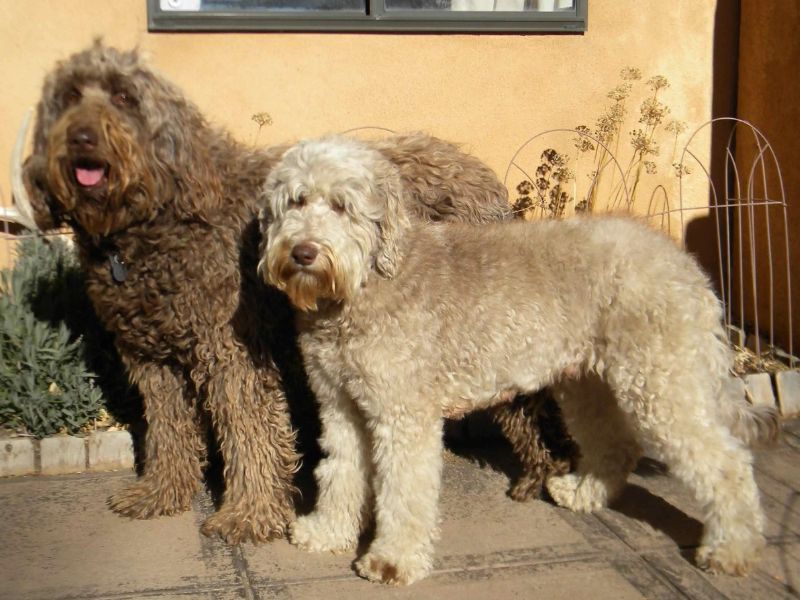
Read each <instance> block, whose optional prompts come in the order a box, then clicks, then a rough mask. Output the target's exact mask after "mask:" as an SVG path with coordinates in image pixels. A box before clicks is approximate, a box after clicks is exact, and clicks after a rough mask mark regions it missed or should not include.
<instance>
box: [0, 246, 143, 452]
mask: <svg viewBox="0 0 800 600" xmlns="http://www.w3.org/2000/svg"><path fill="white" fill-rule="evenodd" d="M17 254H18V257H17V261H16V263H15V265H14V267H13V269H11V270H8V271H4V272H3V273H2V280H1V282H0V284H1V285H2V295H0V424H2V425H5V426H6V427H11V428H14V429H19V428H24V429H25V430H26V431H28V432H29V433H31V434H33V435H35V436H37V437H41V436H44V435H49V434H52V433H55V432H57V431H67V432H70V433H75V432H77V431H79V430H80V429H81V428H82V427H83V426H84V425H86V424H87V423H88V422H90V421H91V420H92V419H95V418H97V416H98V415H99V413H100V411H101V409H102V408H104V407H105V408H107V409H108V410H109V412H110V413H112V414H113V415H114V416H115V417H117V420H119V421H122V422H128V423H129V422H132V421H133V420H134V419H135V418H137V416H138V415H140V414H141V404H140V401H139V400H138V396H137V394H136V393H135V392H134V391H133V390H132V389H131V388H130V386H129V385H128V383H127V378H126V377H125V375H124V370H123V369H122V367H121V365H120V361H119V358H118V357H117V355H116V353H115V352H114V350H113V345H112V343H111V338H110V336H109V335H108V334H107V333H106V332H105V331H103V329H102V328H101V327H100V325H99V324H98V323H97V320H96V318H95V316H94V313H93V311H92V308H91V305H90V304H89V302H88V299H87V298H86V294H85V292H84V279H83V274H82V272H81V270H80V267H79V265H78V261H77V259H76V257H75V255H74V253H73V250H72V249H71V248H70V247H69V246H68V244H66V243H65V242H64V241H63V240H60V239H53V240H45V239H43V238H40V237H32V238H27V239H24V240H22V241H21V242H20V245H19V248H18V253H17Z"/></svg>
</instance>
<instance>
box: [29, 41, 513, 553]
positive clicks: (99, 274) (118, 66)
mask: <svg viewBox="0 0 800 600" xmlns="http://www.w3.org/2000/svg"><path fill="white" fill-rule="evenodd" d="M375 144H376V147H377V148H378V149H379V150H380V151H381V152H383V153H384V154H385V155H386V156H387V158H389V159H390V160H392V161H393V162H395V163H396V164H397V165H398V167H399V168H400V169H401V170H402V172H403V177H404V182H405V184H406V185H408V186H409V187H410V188H411V189H412V190H413V194H412V196H413V198H414V199H415V201H416V203H417V204H416V206H414V207H412V209H413V210H414V211H415V212H416V213H417V214H418V215H419V216H420V217H422V218H424V219H430V220H471V221H476V222H481V221H489V220H498V219H503V218H506V216H507V214H508V208H507V203H506V190H505V188H504V187H503V186H502V185H501V184H500V183H499V182H498V181H497V179H496V177H495V176H494V174H493V173H492V172H491V170H489V169H488V168H487V167H486V166H485V165H483V164H482V163H481V162H480V161H478V160H477V159H475V158H472V157H469V156H467V155H465V154H464V153H462V152H460V151H459V150H458V149H457V148H455V147H454V146H452V145H451V144H448V143H446V142H442V141H440V140H436V139H435V138H431V137H429V136H425V135H422V134H414V135H409V136H396V137H394V138H390V139H388V140H384V141H381V142H375ZM282 150H283V149H282V148H273V149H266V150H264V149H253V148H248V147H245V146H243V145H241V144H239V143H237V142H236V141H234V140H233V139H232V138H231V137H230V136H229V135H228V134H227V133H226V132H225V131H223V130H221V129H219V128H216V127H213V126H210V125H209V124H208V123H207V122H206V120H205V119H204V117H203V116H202V114H201V113H200V112H199V110H198V109H197V107H196V106H195V105H194V104H192V103H191V102H189V101H188V100H186V99H185V97H184V96H183V95H182V93H181V92H180V91H179V90H178V89H176V88H175V87H174V86H173V85H172V84H170V83H169V82H167V81H165V80H164V79H163V78H162V77H160V76H159V75H157V74H155V73H154V72H153V71H152V70H150V69H149V68H148V67H147V66H145V65H144V64H143V63H142V61H141V60H140V58H139V56H138V53H137V52H136V51H132V52H120V51H118V50H115V49H113V48H108V47H105V46H104V45H103V44H102V43H101V42H100V41H97V42H95V43H94V45H93V46H91V47H90V48H88V49H86V50H84V51H82V52H80V53H77V54H75V55H73V56H71V57H70V58H68V59H67V60H65V61H63V62H60V63H58V64H57V65H56V66H55V68H54V69H53V71H52V72H51V73H50V74H49V75H48V76H47V77H46V80H45V83H44V88H43V92H42V96H41V100H40V102H39V105H38V110H37V123H36V129H35V135H34V148H33V153H32V155H31V156H30V157H29V158H28V159H27V160H26V162H25V172H24V174H25V183H26V189H27V192H28V195H29V196H30V202H31V204H32V205H33V207H34V210H35V214H36V221H37V224H38V225H39V227H41V228H42V229H52V228H54V227H58V226H59V225H61V224H63V223H66V224H68V225H69V226H70V227H71V228H72V230H73V232H74V234H75V241H76V245H77V247H78V250H79V254H80V259H81V262H82V265H83V267H84V269H85V271H86V275H87V293H88V295H89V298H90V299H91V301H92V304H93V306H94V308H95V311H96V313H97V315H98V316H99V318H100V319H101V321H102V322H103V324H104V326H105V327H106V328H107V329H108V330H109V331H111V332H112V333H113V334H114V336H115V343H116V346H117V349H118V351H119V353H120V355H121V356H122V359H123V361H124V364H125V366H126V367H127V370H128V374H129V377H130V379H131V380H132V382H134V383H135V384H136V385H137V386H138V388H139V390H140V391H141V394H142V396H143V398H144V404H145V417H146V420H147V423H148V428H147V433H146V436H145V441H144V447H143V449H144V458H145V461H144V469H143V473H142V476H141V478H140V479H139V480H138V481H137V482H136V483H135V484H133V485H131V486H130V487H128V488H127V489H124V490H122V491H121V492H119V493H118V494H116V495H114V496H113V497H112V498H111V499H110V501H109V502H110V505H111V507H112V508H113V509H114V510H115V511H116V512H118V513H120V514H123V515H127V516H130V517H135V518H149V517H153V516H157V515H170V514H175V513H179V512H181V511H184V510H186V509H187V508H189V506H190V502H191V500H192V498H193V496H194V495H195V493H196V492H197V491H198V489H199V487H200V485H201V481H202V475H203V473H202V471H203V467H204V465H205V462H206V457H207V452H208V450H207V440H206V430H207V427H206V424H207V423H209V422H210V424H211V425H212V431H213V434H214V437H215V441H216V444H217V445H218V447H219V449H220V451H221V455H222V458H223V461H224V465H225V466H224V481H225V493H224V497H223V498H222V503H221V505H220V507H219V510H218V512H216V513H215V514H214V515H212V516H211V517H210V518H209V519H208V520H207V521H206V522H205V523H204V525H203V531H204V533H206V534H209V535H210V534H218V535H220V536H222V537H223V538H224V539H225V540H227V541H228V542H229V543H237V542H239V541H242V540H253V541H261V540H266V539H269V538H271V537H275V536H279V535H282V534H283V532H284V528H285V525H286V523H287V521H288V520H289V519H290V518H291V516H292V512H293V492H294V487H293V484H292V479H293V474H294V472H295V471H296V469H297V464H298V454H297V452H296V448H295V441H296V440H295V433H294V431H293V428H292V424H291V420H290V413H289V406H288V405H287V399H286V394H285V391H284V389H287V388H289V387H291V385H290V383H289V382H287V381H286V378H287V373H289V374H290V375H288V377H296V378H302V369H301V367H300V361H299V358H297V356H296V339H295V334H294V331H293V329H292V319H291V315H290V312H289V307H288V305H287V303H286V302H285V299H284V298H283V297H282V296H281V295H279V294H277V293H276V292H274V291H272V290H270V289H269V288H267V287H266V286H264V285H263V284H262V283H261V282H260V281H259V280H258V278H257V277H256V269H255V265H256V262H257V247H258V242H259V240H258V229H257V226H256V222H255V216H256V212H257V209H256V207H255V199H256V197H257V196H258V193H257V192H258V190H259V188H260V187H261V186H262V184H263V181H264V179H265V177H266V174H267V172H268V171H269V169H270V167H271V166H272V164H273V163H274V162H275V161H276V160H277V159H278V158H279V157H280V155H281V153H282ZM279 365H280V366H281V367H282V368H279ZM282 376H283V377H282ZM295 387H296V388H297V389H300V390H304V389H305V387H304V383H302V382H301V383H295Z"/></svg>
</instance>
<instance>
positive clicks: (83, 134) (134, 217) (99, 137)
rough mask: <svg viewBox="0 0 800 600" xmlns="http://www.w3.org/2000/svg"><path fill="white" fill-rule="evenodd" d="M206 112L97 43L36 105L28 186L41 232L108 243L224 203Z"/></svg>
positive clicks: (135, 58) (129, 58)
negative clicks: (77, 234)
mask: <svg viewBox="0 0 800 600" xmlns="http://www.w3.org/2000/svg"><path fill="white" fill-rule="evenodd" d="M206 131H208V127H207V125H206V123H205V120H204V119H203V117H202V115H201V114H200V112H199V111H198V110H197V108H196V107H195V106H194V105H192V104H191V103H189V102H187V101H186V100H185V99H184V98H183V96H182V94H181V93H180V92H178V91H177V90H176V89H175V88H174V87H173V86H172V85H171V84H169V83H168V82H166V81H165V80H164V79H162V78H161V77H159V76H158V75H156V74H155V73H153V72H152V71H151V70H150V69H148V68H147V67H146V66H145V65H144V64H142V62H141V60H140V58H139V55H138V52H137V51H135V50H134V51H131V52H120V51H118V50H115V49H113V48H108V47H106V46H104V45H103V44H102V43H101V42H100V41H96V42H95V43H94V44H93V45H92V46H91V47H90V48H88V49H86V50H84V51H83V52H80V53H78V54H75V55H73V56H71V57H70V58H68V59H67V60H65V61H63V62H60V63H58V64H57V65H56V67H55V68H54V70H53V71H52V72H51V73H50V74H49V75H48V76H47V78H46V80H45V83H44V89H43V91H42V97H41V100H40V102H39V104H38V107H37V123H36V130H35V134H34V149H33V154H32V155H31V156H30V157H29V158H28V159H27V160H26V162H25V165H24V180H25V187H26V190H27V192H28V194H29V196H30V201H31V204H32V206H33V208H34V212H35V217H36V221H37V224H38V225H39V226H40V227H41V228H43V229H48V228H52V227H55V226H57V225H59V224H60V222H61V221H62V220H66V221H68V222H70V223H71V224H73V225H75V226H76V227H77V228H80V229H81V230H82V231H83V232H85V233H87V234H89V235H91V236H104V235H109V234H111V233H114V232H116V231H119V230H122V229H125V228H126V227H129V226H130V225H132V224H134V223H139V222H144V221H148V220H150V219H153V218H155V217H156V216H157V215H158V214H159V213H161V212H163V211H166V210H173V211H174V212H175V214H176V215H177V216H178V217H186V216H190V215H191V216H196V217H200V218H203V213H204V211H206V210H208V209H210V208H211V206H210V203H211V202H213V200H214V199H218V198H219V197H220V195H221V194H220V193H219V181H218V179H217V177H216V175H215V172H214V170H213V169H212V168H211V161H210V160H209V159H208V151H209V148H208V144H207V143H206V140H204V139H203V133H204V132H206Z"/></svg>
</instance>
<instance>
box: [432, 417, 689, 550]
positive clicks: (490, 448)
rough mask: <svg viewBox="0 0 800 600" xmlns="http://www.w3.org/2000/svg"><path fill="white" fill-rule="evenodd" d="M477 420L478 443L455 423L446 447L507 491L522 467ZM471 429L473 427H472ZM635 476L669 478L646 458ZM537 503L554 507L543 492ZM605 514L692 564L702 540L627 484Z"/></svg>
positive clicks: (487, 422) (670, 510) (681, 517)
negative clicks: (656, 538)
mask: <svg viewBox="0 0 800 600" xmlns="http://www.w3.org/2000/svg"><path fill="white" fill-rule="evenodd" d="M478 419H479V423H480V425H479V426H480V428H481V436H480V438H479V439H477V440H476V439H474V438H470V435H469V433H467V434H464V432H463V429H464V428H465V427H469V425H467V424H466V423H464V424H462V423H458V422H456V423H452V424H449V425H450V426H449V427H448V428H447V429H446V432H447V434H446V435H445V446H446V447H447V448H448V450H450V451H451V452H453V453H454V454H455V455H457V456H459V457H461V458H464V459H466V460H470V461H472V462H474V463H476V464H477V465H478V466H480V467H482V468H489V469H492V470H494V471H496V472H499V473H502V474H503V475H504V476H506V477H507V478H508V481H509V487H510V485H511V484H513V482H514V481H516V480H517V478H518V477H520V476H521V475H522V474H523V467H522V465H521V464H520V463H519V461H518V460H517V459H516V458H515V457H514V453H513V452H512V450H511V446H510V445H509V444H508V442H506V440H505V438H504V437H503V436H502V433H501V432H500V430H499V428H497V427H496V425H495V424H494V423H492V422H491V419H490V418H488V417H486V418H481V417H480V416H479V417H478ZM472 426H473V427H474V424H472ZM634 473H635V474H636V475H638V476H639V477H640V478H641V479H642V480H644V482H643V483H645V485H647V481H648V480H651V479H652V480H653V481H656V480H658V479H659V478H664V477H667V476H668V475H669V473H668V470H667V468H666V466H665V465H663V464H662V463H660V462H658V461H656V460H653V459H651V458H646V457H645V458H642V459H641V460H640V461H639V464H638V465H637V468H636V470H635V471H634ZM540 500H541V501H543V502H548V503H550V504H552V503H553V501H552V499H551V498H550V497H549V495H548V494H547V490H546V489H543V491H542V495H541V498H540ZM509 501H511V499H510V498H509ZM530 501H532V502H535V501H536V500H530ZM607 510H610V511H613V512H615V513H617V514H619V515H622V516H624V517H627V518H629V519H633V520H635V521H638V522H640V523H643V524H645V525H646V526H649V527H651V528H652V529H654V530H655V531H656V532H658V533H661V534H663V535H665V536H666V537H668V538H670V539H671V540H672V541H673V542H674V543H675V544H676V545H677V546H678V547H679V548H680V551H681V555H682V556H683V557H684V558H685V559H686V560H687V561H688V562H690V563H694V553H695V550H696V548H697V546H698V545H699V543H700V539H701V537H702V533H703V524H702V523H701V522H700V521H699V520H697V519H695V518H693V517H691V516H689V515H688V514H686V513H685V512H683V511H682V510H680V509H679V508H677V507H676V506H674V505H673V504H671V503H670V502H669V501H668V500H666V499H664V498H663V497H661V496H659V495H657V494H656V493H654V492H652V491H650V490H649V489H647V487H644V486H642V485H638V484H636V483H632V482H629V483H628V484H627V485H626V487H625V489H624V490H623V491H622V493H621V494H620V496H619V497H618V498H616V499H615V500H614V501H613V502H612V503H611V504H610V506H609V508H608V509H607ZM603 522H604V523H606V526H607V527H609V528H610V529H612V531H613V532H614V534H615V535H617V536H621V537H624V536H625V535H626V532H627V534H628V535H636V534H637V533H638V535H642V533H641V531H640V530H639V531H638V532H637V531H636V529H637V528H636V527H635V526H633V527H631V526H630V525H628V526H624V525H622V526H620V527H619V528H618V527H617V526H616V523H619V519H611V520H603Z"/></svg>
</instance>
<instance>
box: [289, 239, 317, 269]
mask: <svg viewBox="0 0 800 600" xmlns="http://www.w3.org/2000/svg"><path fill="white" fill-rule="evenodd" d="M318 253H319V251H318V250H317V248H316V246H314V245H313V244H308V243H302V244H297V245H296V246H295V247H294V248H292V260H294V262H296V263H297V264H298V265H301V266H303V267H307V266H308V265H310V264H312V263H313V262H314V259H315V258H317V254H318Z"/></svg>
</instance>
